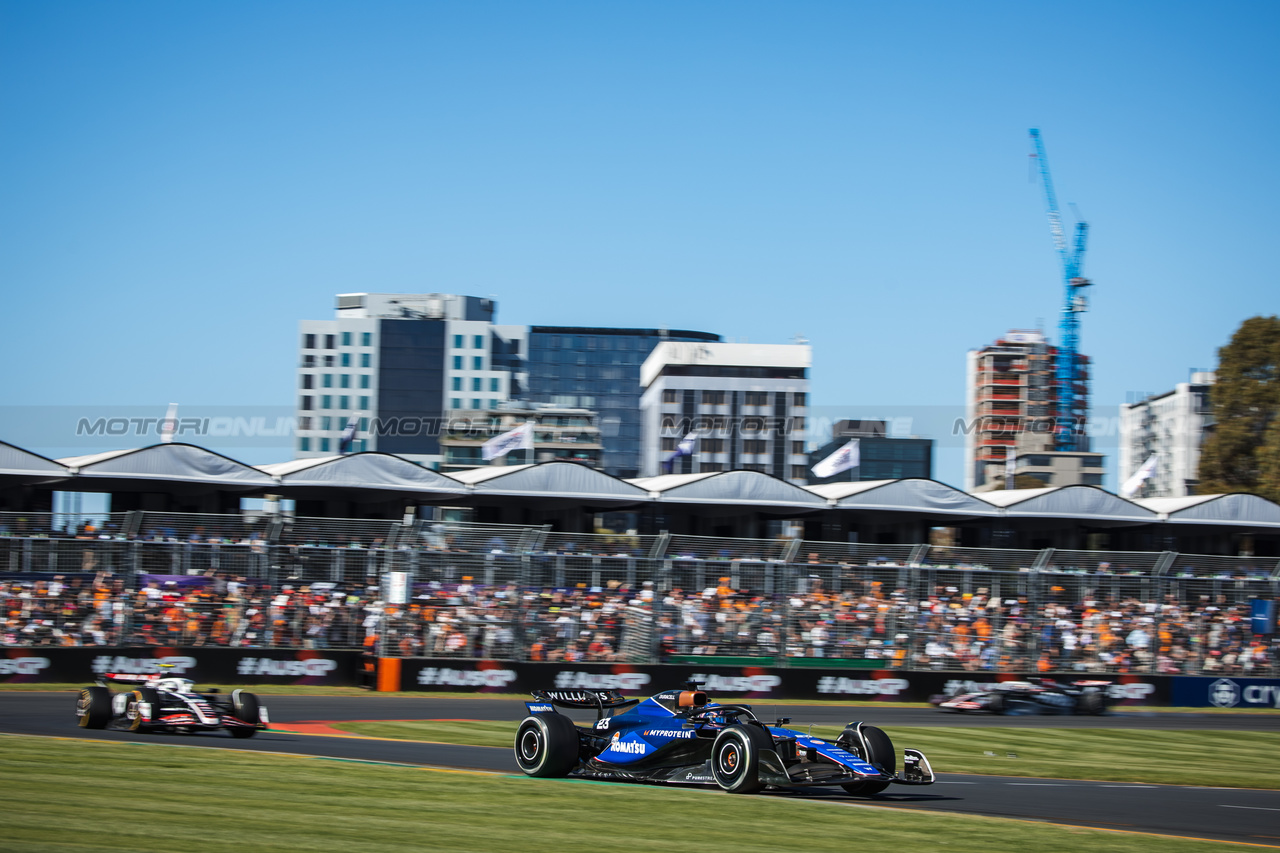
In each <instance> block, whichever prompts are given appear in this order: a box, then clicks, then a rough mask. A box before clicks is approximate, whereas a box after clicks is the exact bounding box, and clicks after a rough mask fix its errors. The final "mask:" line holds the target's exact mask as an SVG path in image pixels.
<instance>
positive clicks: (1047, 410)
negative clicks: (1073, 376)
mask: <svg viewBox="0 0 1280 853" xmlns="http://www.w3.org/2000/svg"><path fill="white" fill-rule="evenodd" d="M1057 354H1058V349H1057V347H1055V346H1053V345H1052V344H1050V343H1049V342H1048V341H1046V340H1045V336H1044V333H1043V332H1039V331H1025V330H1022V331H1020V330H1016V329H1015V330H1013V331H1011V332H1009V333H1008V334H1006V335H1005V336H1004V337H1002V338H1000V339H999V340H997V341H996V342H995V343H993V344H991V345H990V346H986V347H983V348H982V349H980V350H971V351H970V352H969V353H968V369H967V371H966V387H965V403H966V405H965V420H964V424H963V426H964V432H965V489H966V490H968V491H984V490H989V489H993V488H1003V487H1004V476H1005V464H1006V460H1007V456H1008V454H1009V453H1016V454H1017V457H1018V458H1017V460H1016V465H1017V474H1018V475H1019V476H1022V475H1024V474H1025V475H1026V477H1028V478H1032V479H1035V480H1038V481H1039V482H1040V483H1041V484H1042V485H1045V486H1068V485H1079V484H1082V483H1083V484H1088V485H1101V484H1102V476H1103V473H1104V472H1103V462H1104V457H1103V455H1102V454H1100V453H1094V452H1092V451H1091V450H1089V445H1088V436H1087V435H1083V434H1082V436H1081V439H1080V441H1081V443H1082V445H1083V448H1084V449H1083V450H1077V451H1071V452H1067V451H1058V450H1056V449H1055V444H1054V434H1055V432H1056V431H1058V430H1065V429H1072V430H1078V431H1080V432H1081V433H1083V430H1084V427H1085V424H1084V423H1083V422H1082V421H1080V420H1079V419H1077V418H1072V417H1067V416H1065V415H1064V413H1063V411H1062V409H1061V407H1060V405H1059V400H1058V393H1057V388H1058V386H1057V378H1056V375H1055V370H1054V363H1055V359H1056V358H1057ZM1077 358H1078V360H1079V361H1078V371H1077V380H1078V382H1079V384H1080V385H1082V386H1083V388H1082V389H1081V390H1082V393H1083V396H1084V400H1085V403H1086V410H1087V405H1088V399H1089V396H1088V384H1089V357H1088V356H1086V355H1077ZM1029 456H1033V457H1034V462H1035V463H1036V464H1031V463H1030V462H1029V461H1027V459H1026V457H1029ZM1023 482H1027V481H1026V480H1024V481H1023Z"/></svg>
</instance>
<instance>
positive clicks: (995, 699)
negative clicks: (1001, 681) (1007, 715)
mask: <svg viewBox="0 0 1280 853" xmlns="http://www.w3.org/2000/svg"><path fill="white" fill-rule="evenodd" d="M1007 708H1008V705H1007V704H1006V702H1005V695H1004V694H1003V693H992V694H991V695H990V696H988V697H987V710H988V711H990V712H991V713H993V714H1003V713H1004V712H1005V710H1006V709H1007Z"/></svg>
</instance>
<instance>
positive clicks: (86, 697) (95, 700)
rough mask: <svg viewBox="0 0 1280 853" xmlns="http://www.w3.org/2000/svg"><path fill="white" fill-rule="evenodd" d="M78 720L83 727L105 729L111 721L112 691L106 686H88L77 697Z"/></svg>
mask: <svg viewBox="0 0 1280 853" xmlns="http://www.w3.org/2000/svg"><path fill="white" fill-rule="evenodd" d="M76 722H77V723H78V724H79V725H80V728H82V729H105V728H106V727H107V723H109V722H111V691H110V690H108V689H107V688H105V687H101V686H97V685H95V686H93V687H86V688H85V689H83V690H81V691H80V696H79V698H78V699H76Z"/></svg>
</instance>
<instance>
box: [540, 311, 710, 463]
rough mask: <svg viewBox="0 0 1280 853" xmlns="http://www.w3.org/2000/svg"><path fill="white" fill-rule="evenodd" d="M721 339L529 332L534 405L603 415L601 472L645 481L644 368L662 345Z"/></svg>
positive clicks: (573, 329)
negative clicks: (642, 452)
mask: <svg viewBox="0 0 1280 853" xmlns="http://www.w3.org/2000/svg"><path fill="white" fill-rule="evenodd" d="M719 340H720V336H719V335H716V334H711V333H708V332H690V331H683V330H677V329H670V330H668V329H609V328H593V327H580V326H530V327H529V337H528V350H527V352H528V355H527V363H526V365H525V366H526V368H527V370H528V387H527V390H526V392H525V393H524V394H523V395H522V396H523V397H524V398H526V399H528V400H529V401H530V402H534V403H549V404H553V405H557V406H565V407H570V408H583V409H594V410H595V411H596V412H598V413H599V415H600V431H601V434H602V436H603V443H604V452H603V454H602V457H601V468H603V469H604V470H605V471H606V472H607V473H609V474H612V475H614V476H616V477H638V476H640V449H641V444H640V393H641V391H642V389H641V387H640V365H641V364H643V363H644V360H645V359H646V358H648V357H649V354H650V353H651V352H653V348H654V347H656V346H657V345H658V344H659V343H662V342H663V341H689V342H695V343H707V342H710V343H715V342H718V341H719Z"/></svg>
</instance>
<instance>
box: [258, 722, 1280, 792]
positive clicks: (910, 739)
mask: <svg viewBox="0 0 1280 853" xmlns="http://www.w3.org/2000/svg"><path fill="white" fill-rule="evenodd" d="M516 725H517V723H516V722H514V721H513V722H502V723H495V722H452V721H426V722H417V721H415V722H387V723H342V724H339V727H340V728H341V729H342V730H343V731H350V732H352V733H354V734H360V735H364V736H366V737H384V738H395V739H398V740H399V739H404V740H424V741H438V742H442V743H459V744H468V745H473V746H501V747H510V746H511V744H512V742H513V741H514V740H515V732H516ZM283 727H284V728H287V727H288V726H287V724H285V725H284V726H283ZM807 730H808V727H801V731H807ZM885 730H886V731H887V732H888V733H889V736H890V737H891V738H892V739H893V742H894V745H895V746H896V747H897V748H899V749H901V748H902V747H904V746H909V747H912V748H914V749H919V750H922V751H923V752H924V754H925V755H927V756H929V761H930V762H931V763H932V764H933V769H934V771H935V772H940V773H941V772H946V773H981V774H989V775H995V776H1034V777H1050V778H1054V779H1097V780H1100V781H1108V782H1147V783H1152V784H1163V785H1209V786H1215V787H1223V788H1280V766H1277V765H1276V764H1275V763H1274V762H1265V761H1258V760H1257V759H1258V756H1259V755H1280V733H1272V732H1247V733H1241V732H1228V731H1150V730H1144V731H1135V730H1133V729H1011V728H996V727H992V728H987V727H983V728H963V729H962V728H941V727H937V728H935V727H932V726H927V727H926V726H892V727H886V728H885ZM813 734H814V735H816V736H818V737H825V738H830V739H833V740H834V739H835V737H836V736H837V735H838V734H840V728H839V727H837V726H814V727H813ZM1202 756H1212V760H1211V761H1201V760H1199V759H1200V758H1201V757H1202ZM1189 767H1194V768H1195V771H1194V773H1189V772H1188V768H1189ZM1244 768H1247V770H1246V769H1244Z"/></svg>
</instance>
